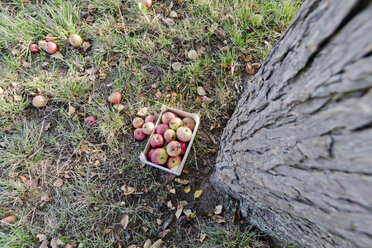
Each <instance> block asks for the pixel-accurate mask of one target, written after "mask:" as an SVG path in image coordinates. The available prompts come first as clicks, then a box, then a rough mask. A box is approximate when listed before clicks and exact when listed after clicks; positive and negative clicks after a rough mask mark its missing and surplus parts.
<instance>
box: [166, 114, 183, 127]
mask: <svg viewBox="0 0 372 248" xmlns="http://www.w3.org/2000/svg"><path fill="white" fill-rule="evenodd" d="M180 126H182V120H181V119H180V118H178V117H176V118H173V119H171V120H170V121H169V127H170V128H171V129H173V130H177V129H178V128H179V127H180Z"/></svg>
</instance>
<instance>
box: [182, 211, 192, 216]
mask: <svg viewBox="0 0 372 248" xmlns="http://www.w3.org/2000/svg"><path fill="white" fill-rule="evenodd" d="M183 213H184V214H185V215H186V216H187V217H189V216H190V215H191V214H192V211H191V209H184V210H183Z"/></svg>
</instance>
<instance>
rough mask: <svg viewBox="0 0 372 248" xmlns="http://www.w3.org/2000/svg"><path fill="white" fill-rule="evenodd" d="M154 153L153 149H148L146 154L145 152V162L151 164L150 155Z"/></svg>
mask: <svg viewBox="0 0 372 248" xmlns="http://www.w3.org/2000/svg"><path fill="white" fill-rule="evenodd" d="M154 151H155V149H150V150H149V151H148V152H147V156H146V158H147V160H148V161H150V162H151V155H152V153H153V152H154Z"/></svg>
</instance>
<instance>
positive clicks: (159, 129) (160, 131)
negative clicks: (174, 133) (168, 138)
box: [155, 124, 169, 135]
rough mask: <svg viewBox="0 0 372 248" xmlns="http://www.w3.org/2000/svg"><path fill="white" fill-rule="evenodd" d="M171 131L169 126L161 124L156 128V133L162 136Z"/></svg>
mask: <svg viewBox="0 0 372 248" xmlns="http://www.w3.org/2000/svg"><path fill="white" fill-rule="evenodd" d="M167 129H169V125H168V124H159V125H158V126H157V127H156V128H155V133H157V134H161V135H164V133H165V131H166V130H167Z"/></svg>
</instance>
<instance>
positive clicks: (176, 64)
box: [172, 62, 182, 71]
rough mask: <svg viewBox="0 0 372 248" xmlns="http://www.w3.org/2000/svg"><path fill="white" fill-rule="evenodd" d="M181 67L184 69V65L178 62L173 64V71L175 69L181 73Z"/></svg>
mask: <svg viewBox="0 0 372 248" xmlns="http://www.w3.org/2000/svg"><path fill="white" fill-rule="evenodd" d="M181 67H182V64H181V63H180V62H176V63H173V64H172V69H173V70H174V71H179V70H181Z"/></svg>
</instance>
